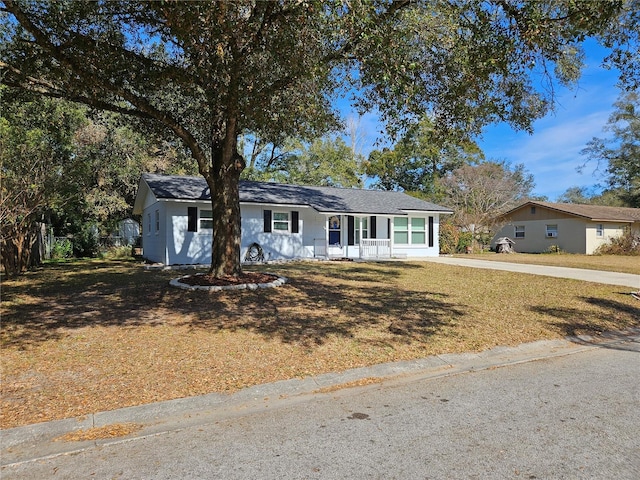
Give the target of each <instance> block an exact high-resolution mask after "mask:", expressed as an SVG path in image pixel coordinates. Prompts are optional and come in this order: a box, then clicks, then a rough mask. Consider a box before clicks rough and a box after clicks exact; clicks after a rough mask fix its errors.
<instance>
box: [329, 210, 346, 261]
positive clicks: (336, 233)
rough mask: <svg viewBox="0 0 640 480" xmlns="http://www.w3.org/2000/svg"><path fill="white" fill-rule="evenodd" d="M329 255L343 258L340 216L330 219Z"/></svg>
mask: <svg viewBox="0 0 640 480" xmlns="http://www.w3.org/2000/svg"><path fill="white" fill-rule="evenodd" d="M327 254H328V255H329V256H330V257H336V256H338V257H339V256H342V255H343V251H342V218H341V217H340V216H339V215H333V216H331V217H329V245H328V247H327Z"/></svg>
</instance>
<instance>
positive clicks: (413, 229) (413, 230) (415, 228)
mask: <svg viewBox="0 0 640 480" xmlns="http://www.w3.org/2000/svg"><path fill="white" fill-rule="evenodd" d="M414 220H422V228H420V227H419V226H417V225H414V222H413V221H414ZM427 224H428V221H427V219H426V218H423V217H411V218H410V219H409V241H410V242H411V243H410V245H426V244H427V240H428V238H427ZM414 234H421V235H423V238H424V241H423V242H414V241H413V235H414Z"/></svg>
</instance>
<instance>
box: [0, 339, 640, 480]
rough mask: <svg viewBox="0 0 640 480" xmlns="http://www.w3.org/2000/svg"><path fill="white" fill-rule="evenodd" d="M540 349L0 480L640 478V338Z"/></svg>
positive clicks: (315, 399) (242, 414)
mask: <svg viewBox="0 0 640 480" xmlns="http://www.w3.org/2000/svg"><path fill="white" fill-rule="evenodd" d="M536 345H537V349H538V351H539V352H538V355H537V357H536V358H530V359H528V360H525V361H523V362H522V363H521V362H518V361H515V362H510V363H507V364H505V365H504V366H493V367H491V366H490V363H487V362H484V363H483V362H482V361H481V359H482V357H475V358H469V359H468V360H469V362H470V363H469V364H468V365H470V366H468V367H467V368H463V369H460V370H456V369H455V368H454V369H452V370H450V371H449V372H448V373H446V372H445V373H444V374H442V373H441V374H439V375H425V374H424V373H421V372H424V370H416V371H414V372H413V373H412V374H405V375H399V376H395V377H388V379H387V380H385V381H384V382H383V383H381V384H373V385H369V386H365V387H357V388H343V389H336V390H335V391H329V392H326V393H317V392H315V393H313V394H309V395H299V396H295V395H292V396H289V395H286V394H281V395H280V396H279V397H276V398H275V399H274V400H269V399H268V398H266V397H265V398H264V399H258V400H259V401H258V402H254V403H253V404H247V403H245V404H244V406H242V405H241V404H238V405H236V408H228V409H218V411H217V413H216V414H211V415H209V416H205V417H202V418H198V419H196V420H195V421H193V422H188V421H184V422H183V424H182V426H180V427H177V428H175V429H169V430H165V431H163V432H158V433H155V434H149V435H143V436H136V437H134V438H132V439H121V440H116V441H111V442H104V443H102V444H95V445H91V446H86V447H83V448H82V449H76V450H75V451H73V452H71V453H67V454H62V455H52V456H49V457H44V458H39V459H31V460H27V461H22V462H16V463H13V464H10V465H7V466H5V467H3V468H2V470H1V476H2V478H3V479H23V478H24V479H45V478H56V479H58V478H59V479H76V478H92V479H107V478H108V479H114V478H127V479H176V478H181V479H186V478H212V479H218V478H219V479H276V478H277V479H281V478H287V479H288V478H294V479H298V478H300V479H302V478H310V479H334V478H335V479H346V478H367V479H392V478H397V479H448V478H451V479H462V478H472V479H474V478H478V479H486V478H514V479H520V478H524V479H534V478H537V479H556V478H558V479H560V478H576V479H583V478H584V479H611V478H615V479H634V480H635V479H638V478H640V434H639V432H640V332H638V331H637V330H635V331H634V334H633V335H628V336H626V337H623V338H622V339H618V340H616V341H614V342H612V343H609V344H606V345H600V346H593V345H586V346H578V345H575V344H572V346H566V348H565V349H564V350H563V348H564V347H563V345H561V344H559V343H557V342H556V343H540V344H536ZM543 349H546V350H548V351H549V353H550V352H551V350H554V349H555V350H554V351H555V354H554V355H551V354H549V356H547V357H546V358H545V356H544V355H543V352H542V350H543ZM499 353H500V352H499ZM500 355H507V356H511V357H513V355H514V354H513V353H512V352H511V353H510V351H504V352H501V353H500ZM514 358H515V357H514ZM473 365H478V366H482V368H480V367H478V368H474V367H473ZM431 370H433V368H432V369H431ZM276 392H277V390H274V391H272V392H271V394H275V393H276ZM254 393H256V392H254ZM254 396H255V395H254Z"/></svg>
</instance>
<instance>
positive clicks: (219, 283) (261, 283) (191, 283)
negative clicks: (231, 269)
mask: <svg viewBox="0 0 640 480" xmlns="http://www.w3.org/2000/svg"><path fill="white" fill-rule="evenodd" d="M286 281H287V279H286V278H284V277H279V276H277V275H274V274H272V273H260V272H245V273H242V274H241V275H238V276H233V275H225V276H222V277H216V276H214V275H210V274H207V273H198V274H195V275H185V276H183V277H180V278H176V279H174V280H171V282H169V283H170V285H171V286H174V287H178V288H183V289H187V290H210V291H218V290H240V289H249V290H255V289H258V288H270V287H278V286H280V285H283V284H284V283H286Z"/></svg>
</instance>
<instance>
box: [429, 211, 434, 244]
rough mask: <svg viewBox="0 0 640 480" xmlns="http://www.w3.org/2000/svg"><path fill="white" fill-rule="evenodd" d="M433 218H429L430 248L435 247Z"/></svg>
mask: <svg viewBox="0 0 640 480" xmlns="http://www.w3.org/2000/svg"><path fill="white" fill-rule="evenodd" d="M433 240H434V239H433V217H429V246H430V247H433Z"/></svg>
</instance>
